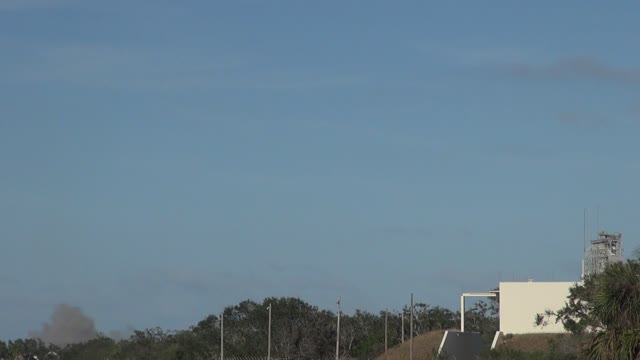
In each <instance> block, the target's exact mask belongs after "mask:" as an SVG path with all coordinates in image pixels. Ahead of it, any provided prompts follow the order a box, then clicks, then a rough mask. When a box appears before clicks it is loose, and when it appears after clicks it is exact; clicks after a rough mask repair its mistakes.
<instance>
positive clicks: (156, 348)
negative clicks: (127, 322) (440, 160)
mask: <svg viewBox="0 0 640 360" xmlns="http://www.w3.org/2000/svg"><path fill="white" fill-rule="evenodd" d="M269 304H270V305H271V306H272V322H271V356H272V358H280V359H285V358H286V359H294V358H295V359H332V358H334V357H335V346H336V335H337V332H336V320H337V314H336V313H334V312H331V311H328V310H323V309H319V308H318V307H317V306H313V305H311V304H309V303H307V302H305V301H303V300H302V299H298V298H291V297H283V298H267V299H264V300H263V301H262V302H255V301H252V300H245V301H242V302H240V303H239V304H237V305H233V306H227V307H226V308H225V309H224V311H223V313H222V316H223V317H224V354H225V357H226V358H231V357H257V356H260V357H266V353H267V331H268V310H267V307H268V306H269ZM385 315H386V316H387V323H388V332H387V338H388V346H389V347H392V346H395V345H397V344H399V343H400V342H402V340H403V339H402V334H403V328H402V324H403V321H402V318H403V317H404V320H405V321H404V336H405V341H407V340H408V339H409V336H410V334H409V331H410V329H409V317H410V309H409V307H408V306H406V307H404V308H403V309H401V310H396V311H389V312H386V311H380V312H378V313H372V312H368V311H364V310H356V311H355V312H354V313H352V314H342V315H341V318H340V355H341V357H345V358H358V359H370V358H373V357H375V356H377V355H379V354H382V353H383V352H384V338H385V326H384V324H385ZM497 315H498V308H497V303H496V302H489V303H485V302H482V301H481V302H478V303H476V304H474V306H473V307H472V308H471V309H469V310H467V311H466V312H465V319H466V322H465V327H466V330H467V329H468V331H477V332H481V333H487V334H491V333H494V332H495V331H496V330H497V329H498V319H497ZM459 326H460V313H459V312H458V311H451V310H449V309H446V308H443V307H440V306H431V305H428V304H424V303H416V304H415V305H414V336H417V335H420V334H423V333H426V332H429V331H432V330H441V329H456V328H459ZM220 335H221V331H220V317H219V316H218V315H209V316H207V317H206V318H205V319H203V320H201V321H200V322H198V323H197V324H195V325H194V326H191V327H190V328H189V329H184V330H177V331H170V330H164V329H161V328H152V329H145V330H136V331H134V332H133V334H132V335H131V336H130V337H129V338H127V339H124V340H120V341H116V340H113V339H111V338H109V337H106V336H103V335H99V336H98V337H96V338H95V339H92V340H89V341H86V342H84V343H79V344H71V345H67V346H65V347H64V348H60V347H57V346H55V345H52V344H45V343H43V342H42V341H41V340H38V339H19V340H15V341H9V342H2V341H0V359H1V358H4V359H13V358H15V357H16V356H18V355H22V356H25V358H26V357H27V356H34V355H35V356H38V358H39V359H44V358H47V357H49V358H53V357H54V356H56V355H57V356H59V358H62V359H70V360H75V359H89V358H91V359H110V360H130V359H142V360H146V359H149V360H151V359H158V360H164V359H184V360H187V359H188V360H201V359H202V360H203V359H213V358H216V357H218V356H219V355H220Z"/></svg>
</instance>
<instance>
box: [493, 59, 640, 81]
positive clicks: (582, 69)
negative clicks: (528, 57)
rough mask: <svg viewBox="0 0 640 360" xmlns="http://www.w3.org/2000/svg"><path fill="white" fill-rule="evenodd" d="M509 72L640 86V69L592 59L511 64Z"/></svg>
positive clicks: (519, 75) (558, 78)
mask: <svg viewBox="0 0 640 360" xmlns="http://www.w3.org/2000/svg"><path fill="white" fill-rule="evenodd" d="M506 68H507V70H508V71H509V73H511V74H512V75H514V76H518V77H542V78H551V79H557V80H568V79H590V80H603V81H613V82H624V83H631V84H640V68H623V67H616V66H612V65H609V64H606V63H604V62H601V61H598V60H597V59H594V58H591V57H574V58H566V59H560V60H558V61H555V62H552V63H549V64H529V63H511V64H507V65H506Z"/></svg>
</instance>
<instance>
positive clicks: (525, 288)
mask: <svg viewBox="0 0 640 360" xmlns="http://www.w3.org/2000/svg"><path fill="white" fill-rule="evenodd" d="M575 284H576V283H575V282H501V283H500V331H502V332H503V333H505V334H532V333H563V332H565V330H564V327H563V325H562V323H557V324H556V322H555V318H552V319H548V325H546V326H542V327H541V326H536V325H535V318H536V314H541V313H544V312H545V310H554V311H556V310H559V309H560V308H562V307H563V306H564V303H565V302H566V300H567V296H569V289H570V288H571V287H572V286H574V285H575Z"/></svg>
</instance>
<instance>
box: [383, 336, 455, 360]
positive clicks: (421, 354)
mask: <svg viewBox="0 0 640 360" xmlns="http://www.w3.org/2000/svg"><path fill="white" fill-rule="evenodd" d="M443 336H444V330H438V331H431V332H428V333H426V334H423V335H420V336H417V337H415V338H413V358H414V359H415V360H433V353H434V351H438V348H439V347H440V342H441V341H442V337H443ZM408 358H409V341H408V340H407V341H405V342H404V344H400V345H398V346H395V347H393V348H391V349H389V351H388V352H387V354H382V355H380V356H378V357H377V358H375V360H407V359H408Z"/></svg>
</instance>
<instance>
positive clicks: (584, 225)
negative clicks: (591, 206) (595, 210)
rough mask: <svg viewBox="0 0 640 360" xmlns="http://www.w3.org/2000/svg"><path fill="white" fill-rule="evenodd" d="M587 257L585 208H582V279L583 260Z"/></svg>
mask: <svg viewBox="0 0 640 360" xmlns="http://www.w3.org/2000/svg"><path fill="white" fill-rule="evenodd" d="M586 257H587V208H584V211H583V214H582V276H581V278H582V279H584V261H585V258H586Z"/></svg>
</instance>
